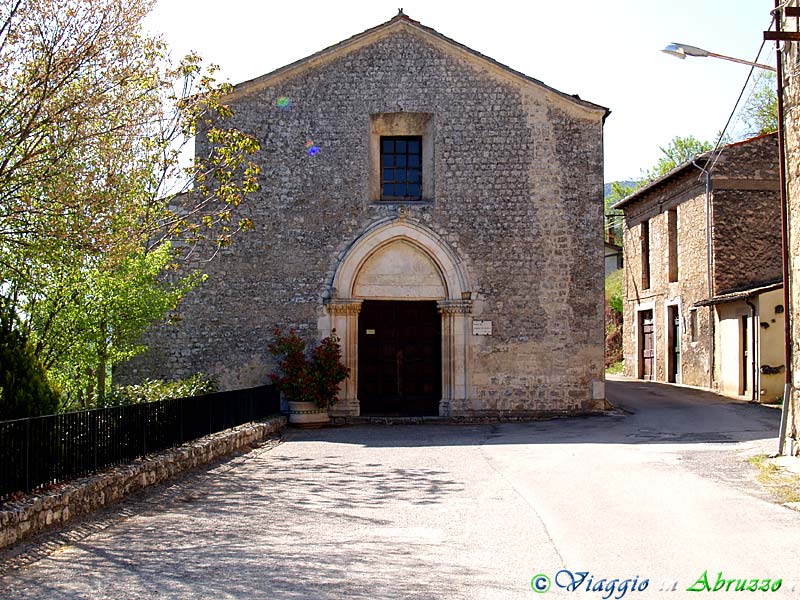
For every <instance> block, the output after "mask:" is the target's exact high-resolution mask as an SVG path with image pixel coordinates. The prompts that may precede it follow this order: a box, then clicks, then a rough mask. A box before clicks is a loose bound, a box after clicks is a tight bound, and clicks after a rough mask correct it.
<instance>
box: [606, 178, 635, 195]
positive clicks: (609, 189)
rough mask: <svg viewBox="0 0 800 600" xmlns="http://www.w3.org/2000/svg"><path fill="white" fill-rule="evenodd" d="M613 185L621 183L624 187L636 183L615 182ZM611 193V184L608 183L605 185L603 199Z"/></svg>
mask: <svg viewBox="0 0 800 600" xmlns="http://www.w3.org/2000/svg"><path fill="white" fill-rule="evenodd" d="M613 183H620V184H622V185H634V184H635V183H636V182H635V181H615V182H613ZM610 193H611V183H606V184H604V185H603V197H604V198H605V197H606V196H608V195H609V194H610Z"/></svg>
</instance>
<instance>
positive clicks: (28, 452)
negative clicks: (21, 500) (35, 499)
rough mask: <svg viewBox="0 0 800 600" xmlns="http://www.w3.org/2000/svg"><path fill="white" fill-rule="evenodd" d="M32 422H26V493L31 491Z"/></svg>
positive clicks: (28, 420)
mask: <svg viewBox="0 0 800 600" xmlns="http://www.w3.org/2000/svg"><path fill="white" fill-rule="evenodd" d="M30 482H31V420H30V419H27V420H26V421H25V491H26V492H28V491H30V489H31V483H30Z"/></svg>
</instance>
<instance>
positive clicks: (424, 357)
mask: <svg viewBox="0 0 800 600" xmlns="http://www.w3.org/2000/svg"><path fill="white" fill-rule="evenodd" d="M358 397H359V400H360V401H361V414H362V415H382V416H426V415H438V414H439V401H440V400H441V398H442V317H441V315H440V314H439V311H438V308H437V304H436V302H435V301H424V300H411V301H394V300H365V301H364V302H363V304H362V306H361V313H360V315H359V325H358Z"/></svg>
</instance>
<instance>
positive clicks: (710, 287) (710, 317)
mask: <svg viewBox="0 0 800 600" xmlns="http://www.w3.org/2000/svg"><path fill="white" fill-rule="evenodd" d="M692 164H693V165H694V166H695V167H697V168H698V169H700V170H701V171H702V172H703V173H704V174H705V176H706V292H707V297H708V298H711V297H712V296H713V295H714V294H713V291H712V290H713V288H714V285H713V278H712V269H713V266H714V265H713V261H712V256H713V255H712V251H711V250H712V249H711V173H709V172H708V171H707V170H706V168H705V166H702V167H701V166H700V165H698V164H697V162H696V161H694V160H693V161H692ZM708 348H709V357H708V360H709V371H708V389H710V390H713V389H714V366H715V365H714V353H715V352H716V350H715V348H714V307H713V306H711V305H709V306H708Z"/></svg>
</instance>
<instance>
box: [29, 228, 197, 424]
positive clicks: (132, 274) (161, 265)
mask: <svg viewBox="0 0 800 600" xmlns="http://www.w3.org/2000/svg"><path fill="white" fill-rule="evenodd" d="M172 260H173V256H172V249H171V246H170V244H169V243H168V242H165V243H163V244H162V245H161V247H159V248H157V249H156V250H154V251H152V252H149V253H145V252H143V251H140V252H138V253H136V254H131V255H129V256H127V257H125V258H124V259H123V260H121V261H120V262H119V263H117V264H116V265H111V266H107V265H106V264H105V263H104V262H100V263H97V264H96V263H95V261H93V260H87V261H86V262H85V263H84V264H83V265H67V266H66V267H65V266H64V265H52V267H51V269H50V270H49V272H48V273H47V274H46V275H45V276H44V277H43V278H42V286H43V288H42V290H43V292H44V293H42V294H41V295H38V294H37V295H36V296H34V299H35V300H36V304H35V310H34V311H33V313H32V315H31V319H30V322H29V324H30V327H31V330H32V331H33V333H34V334H35V338H36V339H37V341H38V342H37V343H38V345H39V352H38V354H39V356H40V357H41V358H42V360H43V362H44V365H45V366H46V367H47V368H48V370H49V372H50V374H51V377H52V378H53V380H54V381H55V382H57V383H58V385H59V387H60V389H61V390H62V394H63V396H64V397H63V400H62V402H63V404H64V406H65V407H66V408H78V407H86V406H90V405H94V404H103V403H104V402H105V400H104V396H105V394H106V380H107V375H108V372H109V371H110V368H111V365H113V364H116V363H119V362H122V361H125V360H128V359H130V358H131V357H133V356H135V355H136V354H139V353H141V352H143V351H144V350H145V347H144V346H143V345H142V344H141V341H140V337H141V334H142V333H143V332H144V331H145V329H146V328H147V327H148V326H150V325H151V324H152V323H154V322H157V321H159V320H161V319H163V318H164V317H165V316H166V315H168V314H169V313H170V312H171V311H173V310H175V308H177V305H178V303H179V302H180V301H181V299H182V298H183V296H184V295H185V294H186V293H188V292H189V290H191V289H192V288H193V287H194V286H195V285H197V284H198V283H200V282H201V281H202V280H203V279H204V278H205V277H204V276H203V275H201V274H199V273H194V274H191V275H188V276H185V277H182V278H173V279H169V278H165V277H163V273H164V270H165V269H167V268H168V267H169V265H170V264H171V262H172ZM65 298H66V299H69V302H67V303H66V304H65V303H64V299H65Z"/></svg>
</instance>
